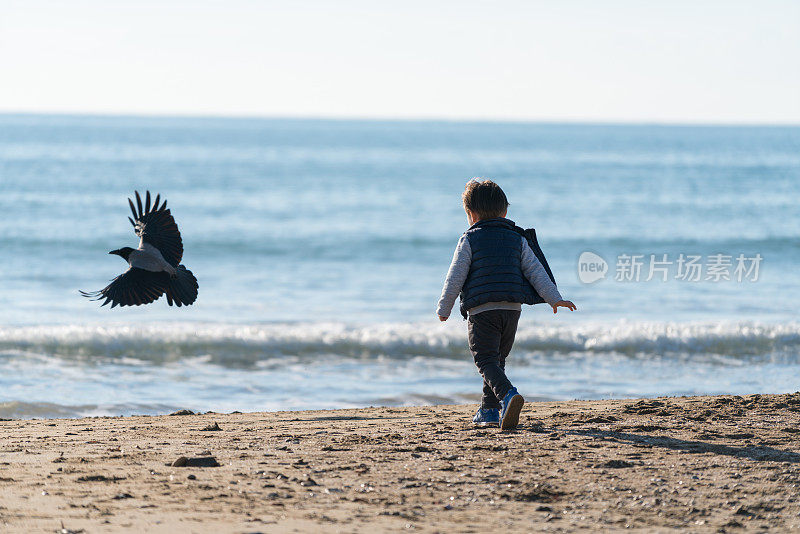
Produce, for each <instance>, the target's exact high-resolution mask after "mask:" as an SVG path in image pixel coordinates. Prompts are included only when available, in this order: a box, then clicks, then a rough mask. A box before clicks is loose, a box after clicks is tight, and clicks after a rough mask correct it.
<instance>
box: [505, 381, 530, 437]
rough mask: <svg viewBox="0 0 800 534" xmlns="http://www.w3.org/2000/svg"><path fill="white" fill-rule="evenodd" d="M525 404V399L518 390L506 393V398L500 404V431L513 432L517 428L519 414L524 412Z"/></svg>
mask: <svg viewBox="0 0 800 534" xmlns="http://www.w3.org/2000/svg"><path fill="white" fill-rule="evenodd" d="M523 404H525V399H523V398H522V395H520V394H519V392H517V388H511V390H509V392H508V393H506V396H505V398H504V399H503V400H502V401H501V402H500V406H502V408H501V409H500V429H501V430H511V429H514V428H517V424H518V423H519V412H521V411H522V405H523Z"/></svg>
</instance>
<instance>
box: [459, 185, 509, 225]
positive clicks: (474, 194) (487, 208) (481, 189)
mask: <svg viewBox="0 0 800 534" xmlns="http://www.w3.org/2000/svg"><path fill="white" fill-rule="evenodd" d="M461 199H462V200H463V201H464V211H466V212H467V217H468V218H469V222H470V224H475V223H476V222H478V221H482V220H484V219H494V218H497V217H505V216H506V213H507V212H508V199H507V198H506V194H505V193H503V190H502V189H500V186H499V185H497V184H496V183H494V182H493V181H491V180H480V179H478V178H473V179H472V180H470V181H469V182H467V186H466V187H465V188H464V194H462V195H461Z"/></svg>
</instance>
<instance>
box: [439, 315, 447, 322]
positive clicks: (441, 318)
mask: <svg viewBox="0 0 800 534" xmlns="http://www.w3.org/2000/svg"><path fill="white" fill-rule="evenodd" d="M439 320H440V321H446V320H447V317H442V316H441V315H440V316H439Z"/></svg>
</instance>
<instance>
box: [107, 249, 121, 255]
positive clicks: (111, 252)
mask: <svg viewBox="0 0 800 534" xmlns="http://www.w3.org/2000/svg"><path fill="white" fill-rule="evenodd" d="M109 254H117V255H119V249H117V250H112V251H109Z"/></svg>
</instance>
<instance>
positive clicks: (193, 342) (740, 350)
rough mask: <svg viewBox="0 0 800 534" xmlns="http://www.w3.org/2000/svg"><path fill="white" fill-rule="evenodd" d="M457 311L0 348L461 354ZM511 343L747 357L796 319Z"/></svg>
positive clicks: (41, 352)
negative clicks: (413, 318)
mask: <svg viewBox="0 0 800 534" xmlns="http://www.w3.org/2000/svg"><path fill="white" fill-rule="evenodd" d="M466 351H467V347H466V336H465V327H464V324H463V323H462V321H459V320H452V321H451V322H449V323H446V324H430V323H382V324H372V325H349V324H344V323H269V324H250V325H239V324H213V323H202V324H197V323H160V324H151V325H121V324H115V325H104V326H96V325H58V326H23V327H0V357H5V358H10V357H35V356H44V357H55V358H59V359H67V360H79V361H85V362H91V361H97V362H108V361H109V360H112V361H115V362H116V363H121V364H131V363H136V362H141V363H147V364H165V363H169V362H174V361H185V360H187V359H191V358H198V357H202V358H203V359H204V361H206V362H208V363H212V364H219V365H225V366H249V365H255V364H258V363H259V362H265V361H271V360H273V359H286V358H291V359H292V360H294V361H301V362H303V361H305V362H309V361H313V360H315V359H320V358H330V357H344V358H354V359H375V358H398V359H407V358H414V357H420V356H422V357H433V358H463V357H464V356H465V354H466ZM515 353H516V354H523V353H535V354H538V355H542V354H545V355H549V356H552V357H559V356H569V357H576V356H580V355H581V354H584V355H591V354H603V353H605V354H608V353H612V354H619V355H626V356H648V355H649V356H670V355H682V356H689V357H691V356H693V355H718V356H724V357H727V358H733V359H740V360H747V359H752V358H754V357H759V356H769V355H783V356H788V357H792V358H793V357H796V356H797V355H798V354H800V323H797V322H788V323H756V322H697V323H680V322H629V321H621V322H615V323H584V324H580V325H576V324H560V325H557V326H544V325H541V324H537V323H533V322H527V321H523V322H522V323H521V324H520V328H519V330H518V332H517V338H516V343H515Z"/></svg>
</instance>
